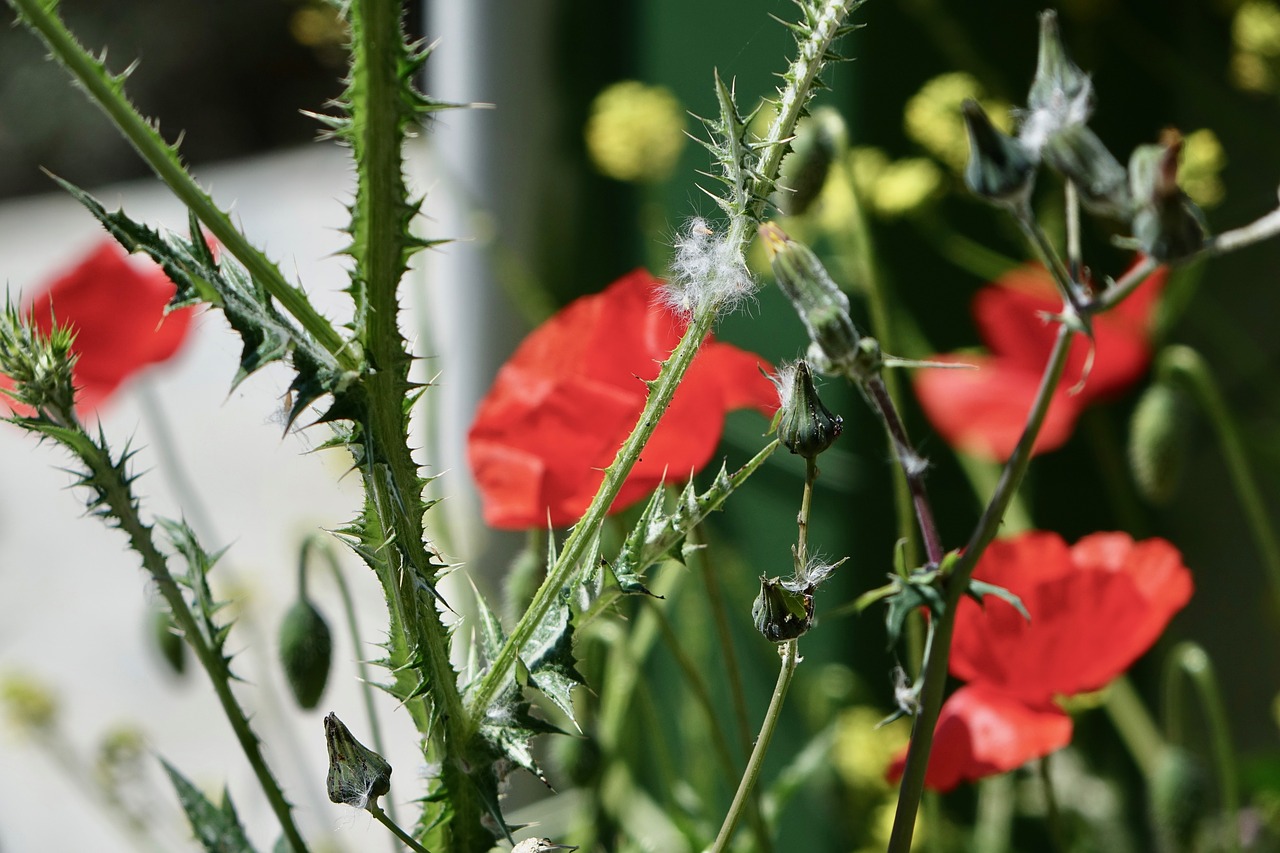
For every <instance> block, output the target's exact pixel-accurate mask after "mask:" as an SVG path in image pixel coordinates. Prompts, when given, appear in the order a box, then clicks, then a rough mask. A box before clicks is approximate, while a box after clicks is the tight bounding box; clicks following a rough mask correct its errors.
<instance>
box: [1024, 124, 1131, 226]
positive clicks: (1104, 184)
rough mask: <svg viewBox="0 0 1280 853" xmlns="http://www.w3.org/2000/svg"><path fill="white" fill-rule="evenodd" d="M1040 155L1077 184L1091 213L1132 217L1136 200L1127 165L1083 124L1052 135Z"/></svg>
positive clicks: (1081, 197)
mask: <svg viewBox="0 0 1280 853" xmlns="http://www.w3.org/2000/svg"><path fill="white" fill-rule="evenodd" d="M1041 154H1042V156H1043V157H1044V162H1045V163H1047V164H1048V166H1049V168H1051V169H1053V170H1054V171H1055V172H1057V173H1058V174H1060V175H1062V176H1063V177H1065V178H1069V179H1070V180H1071V181H1072V182H1074V183H1075V185H1076V189H1077V190H1078V191H1079V193H1080V203H1081V204H1083V205H1084V207H1085V209H1086V210H1088V211H1089V212H1091V213H1096V214H1098V215H1099V216H1108V217H1111V218H1112V219H1121V220H1123V219H1128V218H1129V216H1130V215H1131V214H1132V212H1133V197H1132V196H1131V195H1130V194H1129V183H1128V175H1126V174H1125V171H1124V166H1121V165H1120V161H1119V160H1117V159H1116V158H1115V156H1114V155H1113V154H1112V153H1111V152H1110V151H1108V150H1107V146H1105V145H1103V144H1102V140H1101V139H1099V138H1098V135H1097V134H1096V133H1094V132H1093V131H1092V130H1090V129H1089V128H1087V127H1085V126H1084V125H1083V124H1078V125H1071V126H1070V127H1066V128H1064V129H1062V130H1060V131H1058V132H1057V133H1055V134H1053V135H1052V136H1050V137H1049V139H1048V141H1046V142H1045V145H1044V148H1043V149H1042V151H1041Z"/></svg>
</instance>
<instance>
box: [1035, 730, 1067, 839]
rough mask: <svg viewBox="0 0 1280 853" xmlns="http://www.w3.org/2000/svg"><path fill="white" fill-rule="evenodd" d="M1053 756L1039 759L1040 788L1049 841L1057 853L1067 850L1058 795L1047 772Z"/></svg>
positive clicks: (1051, 777)
mask: <svg viewBox="0 0 1280 853" xmlns="http://www.w3.org/2000/svg"><path fill="white" fill-rule="evenodd" d="M1052 760H1053V755H1052V754H1049V755H1046V756H1044V757H1043V758H1041V759H1040V761H1039V764H1040V786H1041V787H1042V788H1043V789H1044V806H1045V822H1046V823H1048V824H1049V839H1050V840H1051V841H1052V842H1053V849H1054V850H1055V851H1057V853H1065V851H1066V850H1067V843H1066V838H1065V837H1064V836H1063V832H1062V817H1061V815H1060V814H1059V812H1058V795H1057V793H1056V792H1055V791H1054V790H1053V775H1052V774H1051V773H1050V772H1049V764H1050V762H1051V761H1052Z"/></svg>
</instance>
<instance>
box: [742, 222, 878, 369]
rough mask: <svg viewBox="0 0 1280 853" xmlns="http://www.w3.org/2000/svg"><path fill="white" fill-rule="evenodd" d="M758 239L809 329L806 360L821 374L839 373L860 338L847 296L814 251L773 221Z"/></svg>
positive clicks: (853, 351)
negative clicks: (808, 351) (808, 346)
mask: <svg viewBox="0 0 1280 853" xmlns="http://www.w3.org/2000/svg"><path fill="white" fill-rule="evenodd" d="M760 239H761V240H762V241H764V247H765V251H766V252H768V254H769V264H770V266H772V268H773V276H774V278H775V279H777V281H778V287H780V288H781V289H782V292H783V293H785V294H786V295H787V298H788V299H790V300H791V304H792V306H793V307H794V308H795V309H796V313H797V314H799V315H800V319H801V320H802V321H803V322H804V325H805V328H806V329H808V330H809V340H810V341H812V342H813V344H814V346H812V347H810V353H809V358H810V360H812V361H813V362H814V366H815V367H816V368H817V369H818V370H819V371H820V372H839V371H840V370H842V369H843V368H844V367H846V366H848V365H849V364H852V363H853V360H854V359H855V358H856V357H857V354H858V350H857V346H858V340H859V338H860V337H861V336H860V335H859V334H858V330H857V328H856V327H855V326H854V325H853V320H852V319H850V317H849V297H847V296H845V294H844V292H843V291H842V290H840V288H839V287H837V286H836V284H835V282H834V281H832V280H831V276H830V275H829V274H828V273H827V270H826V268H825V267H824V266H823V265H822V262H821V261H819V260H818V256H817V255H815V254H814V253H813V250H812V249H810V248H809V247H808V246H806V245H804V244H803V243H798V242H796V241H795V240H792V239H791V238H790V237H789V236H787V233H786V232H785V231H783V230H782V229H781V228H779V227H778V226H777V225H775V224H774V223H772V222H766V223H764V224H763V225H761V226H760Z"/></svg>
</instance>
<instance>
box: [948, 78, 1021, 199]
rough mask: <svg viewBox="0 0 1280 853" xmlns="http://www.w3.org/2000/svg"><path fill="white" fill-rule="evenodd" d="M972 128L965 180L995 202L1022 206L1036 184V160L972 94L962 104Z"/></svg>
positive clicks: (979, 194) (981, 194)
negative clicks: (995, 123)
mask: <svg viewBox="0 0 1280 853" xmlns="http://www.w3.org/2000/svg"><path fill="white" fill-rule="evenodd" d="M961 111H962V112H963V113H964V124H965V127H966V128H967V129H968V131H969V165H967V166H966V167H965V170H964V183H965V186H967V187H968V188H969V190H970V192H972V193H973V194H974V195H976V196H978V197H979V198H983V199H986V200H987V201H989V202H991V203H992V204H1000V205H1005V206H1007V207H1015V208H1016V207H1021V206H1022V205H1025V204H1026V203H1027V199H1028V198H1029V197H1030V195H1031V188H1032V187H1033V186H1034V185H1035V175H1036V162H1035V159H1034V155H1033V154H1032V152H1031V151H1030V150H1029V149H1028V148H1027V147H1026V146H1025V145H1023V144H1022V143H1021V142H1019V141H1018V140H1017V139H1015V138H1013V137H1012V136H1009V135H1008V134H1006V133H1003V132H1001V131H1000V130H999V129H997V128H996V127H995V125H993V124H992V123H991V119H989V118H987V114H986V113H985V112H983V111H982V107H980V106H978V102H977V101H975V100H973V99H972V98H970V99H968V100H966V101H965V102H964V104H963V105H962V106H961Z"/></svg>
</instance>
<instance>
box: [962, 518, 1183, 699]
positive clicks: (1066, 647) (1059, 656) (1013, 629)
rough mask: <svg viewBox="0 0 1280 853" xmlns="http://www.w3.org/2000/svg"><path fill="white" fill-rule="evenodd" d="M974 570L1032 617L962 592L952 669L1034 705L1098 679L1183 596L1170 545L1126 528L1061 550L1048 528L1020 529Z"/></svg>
mask: <svg viewBox="0 0 1280 853" xmlns="http://www.w3.org/2000/svg"><path fill="white" fill-rule="evenodd" d="M1081 546H1083V547H1081ZM1077 548H1079V549H1080V550H1079V551H1077ZM974 577H976V578H978V579H980V580H984V581H987V582H988V583H994V584H997V585H999V586H1003V587H1005V588H1006V589H1008V590H1009V591H1010V592H1012V593H1013V594H1015V595H1017V596H1018V597H1019V598H1020V599H1021V600H1022V603H1023V605H1024V606H1025V607H1026V609H1027V611H1028V612H1029V613H1030V614H1031V621H1030V622H1028V621H1027V620H1026V619H1024V618H1023V617H1022V615H1021V614H1019V613H1018V612H1017V611H1016V610H1015V609H1014V608H1013V607H1011V606H1010V605H1008V604H1007V603H1005V602H1004V601H1001V600H999V599H996V598H992V597H988V598H987V600H986V602H985V606H984V607H979V606H978V605H977V604H975V603H974V602H973V601H971V600H968V599H966V600H962V601H961V602H960V605H959V609H958V611H957V613H956V626H955V639H954V643H953V646H952V657H951V672H952V674H954V675H955V676H956V677H958V678H963V679H966V680H968V681H970V682H971V683H982V684H986V685H989V686H992V687H995V688H998V689H1000V690H1002V691H1004V692H1005V693H1008V694H1009V695H1012V696H1016V697H1018V698H1020V699H1022V700H1023V701H1026V702H1030V703H1033V704H1042V703H1045V702H1048V701H1050V700H1051V699H1052V698H1053V697H1054V696H1057V695H1071V694H1075V693H1081V692H1085V691H1091V690H1097V689H1100V688H1102V687H1104V686H1105V685H1106V684H1108V683H1109V682H1110V681H1112V680H1113V679H1114V678H1116V677H1117V676H1118V675H1120V674H1121V673H1122V672H1124V671H1125V670H1126V669H1127V668H1128V667H1129V666H1130V665H1132V664H1133V662H1134V661H1135V660H1137V658H1138V657H1140V656H1141V655H1142V654H1143V653H1144V652H1146V651H1147V649H1149V648H1150V647H1151V645H1152V644H1153V643H1154V642H1155V641H1156V639H1157V638H1158V637H1159V636H1160V634H1161V633H1162V632H1163V631H1164V629H1165V627H1166V626H1167V625H1168V623H1169V620H1170V619H1171V618H1172V617H1173V615H1174V614H1175V613H1177V611H1178V610H1180V609H1181V608H1182V607H1183V606H1185V604H1186V603H1187V601H1188V600H1189V599H1190V596H1191V577H1190V572H1188V571H1187V569H1186V568H1185V567H1184V566H1183V565H1182V563H1181V558H1180V557H1179V556H1178V554H1177V551H1176V550H1174V549H1173V547H1172V546H1170V545H1169V544H1168V543H1167V542H1164V541H1163V540H1149V541H1148V542H1142V543H1137V544H1134V543H1133V541H1132V540H1131V539H1129V537H1128V536H1126V535H1124V534H1099V535H1095V536H1091V537H1087V538H1086V539H1085V540H1082V542H1081V543H1080V544H1079V545H1077V546H1075V547H1073V548H1071V549H1070V550H1069V551H1067V550H1065V549H1064V547H1063V546H1062V544H1061V540H1060V539H1058V538H1057V537H1056V535H1054V534H1046V533H1041V532H1033V533H1029V534H1023V535H1021V536H1017V537H1013V538H1011V539H1008V540H1004V541H1002V542H997V543H993V544H992V546H991V548H990V549H989V550H988V551H987V553H985V554H984V555H983V557H982V559H981V560H979V562H978V566H977V567H976V568H975V571H974Z"/></svg>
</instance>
